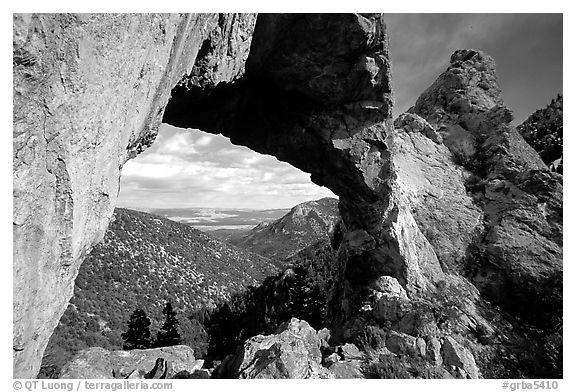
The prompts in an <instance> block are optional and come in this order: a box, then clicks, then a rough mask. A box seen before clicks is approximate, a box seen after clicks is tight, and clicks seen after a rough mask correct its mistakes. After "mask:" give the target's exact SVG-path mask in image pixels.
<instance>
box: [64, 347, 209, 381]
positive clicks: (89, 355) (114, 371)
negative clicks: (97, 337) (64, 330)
mask: <svg viewBox="0 0 576 392" xmlns="http://www.w3.org/2000/svg"><path fill="white" fill-rule="evenodd" d="M203 363H204V361H203V360H196V359H195V358H194V350H192V349H191V348H190V347H188V346H183V345H180V346H170V347H161V348H152V349H147V350H130V351H109V350H106V349H103V348H101V347H92V348H88V349H85V350H82V351H80V352H79V353H78V354H77V355H76V356H75V357H74V359H72V361H70V362H68V363H67V364H66V365H64V366H63V368H62V371H61V372H60V378H95V379H102V378H173V376H174V375H175V374H177V373H179V372H183V371H187V372H190V373H193V372H194V371H195V370H198V369H200V368H201V367H202V365H203Z"/></svg>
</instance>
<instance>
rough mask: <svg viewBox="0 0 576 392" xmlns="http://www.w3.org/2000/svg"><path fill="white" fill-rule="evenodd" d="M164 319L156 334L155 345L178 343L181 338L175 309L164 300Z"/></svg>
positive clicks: (163, 345)
mask: <svg viewBox="0 0 576 392" xmlns="http://www.w3.org/2000/svg"><path fill="white" fill-rule="evenodd" d="M162 313H164V316H165V317H166V319H165V320H164V324H163V325H162V328H161V329H160V331H158V334H157V335H156V346H157V347H166V346H174V345H177V344H180V343H181V342H182V339H181V337H180V333H179V332H178V319H177V318H176V315H177V313H176V311H175V310H174V309H173V308H172V304H171V303H170V302H166V306H164V309H163V310H162Z"/></svg>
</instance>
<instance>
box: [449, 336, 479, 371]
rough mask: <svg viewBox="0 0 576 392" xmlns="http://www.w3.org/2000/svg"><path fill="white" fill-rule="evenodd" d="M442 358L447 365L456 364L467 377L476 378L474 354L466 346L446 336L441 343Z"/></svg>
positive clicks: (476, 369)
mask: <svg viewBox="0 0 576 392" xmlns="http://www.w3.org/2000/svg"><path fill="white" fill-rule="evenodd" d="M442 358H443V360H444V364H445V365H447V366H456V367H457V368H458V369H461V370H463V371H464V374H465V375H466V377H467V378H478V376H479V371H478V367H477V366H476V361H475V360H474V356H473V355H472V353H471V352H470V350H468V349H467V348H465V347H463V346H462V345H461V344H460V343H458V342H457V341H456V340H454V339H453V338H452V337H450V336H447V337H446V338H444V343H442Z"/></svg>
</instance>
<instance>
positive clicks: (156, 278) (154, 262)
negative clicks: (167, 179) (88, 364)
mask: <svg viewBox="0 0 576 392" xmlns="http://www.w3.org/2000/svg"><path fill="white" fill-rule="evenodd" d="M277 272H278V269H277V268H276V267H275V266H274V265H273V264H272V263H271V262H270V261H269V260H268V259H266V258H264V257H261V256H259V255H256V254H253V253H250V252H247V251H244V250H242V249H238V248H235V247H233V246H230V245H228V244H226V243H224V242H221V241H219V240H217V239H215V238H213V237H211V236H209V235H208V234H205V233H203V232H201V231H199V230H196V229H194V228H192V227H190V226H188V225H185V224H181V223H177V222H174V221H172V220H169V219H166V218H161V217H159V216H155V215H151V214H148V213H144V212H137V211H131V210H127V209H121V208H119V209H116V211H115V212H114V220H113V222H111V224H110V226H109V228H108V231H107V232H106V236H105V238H104V240H103V241H102V243H100V244H98V245H97V246H96V247H94V249H93V250H92V252H91V253H90V255H88V257H87V258H86V260H85V261H84V263H83V264H82V266H81V267H80V270H79V273H78V277H77V278H76V286H75V291H74V296H73V297H72V299H71V300H70V305H69V306H68V309H67V310H66V312H65V313H64V315H63V316H62V318H61V320H60V323H59V325H58V327H57V328H56V330H55V331H54V333H53V335H52V337H51V339H50V342H49V344H48V348H47V349H46V352H45V355H44V360H43V371H44V376H50V373H52V374H53V373H57V372H58V368H59V367H60V366H62V365H63V364H64V363H65V362H66V361H68V360H69V359H70V358H71V357H72V355H73V354H74V353H75V352H76V351H78V350H79V349H82V348H86V347H90V346H100V347H104V348H108V349H118V348H121V347H122V339H121V337H120V334H121V333H122V332H123V331H125V330H126V323H127V320H128V318H129V317H130V314H131V313H132V312H133V311H134V309H136V308H141V309H144V310H145V311H146V313H147V314H148V316H149V317H150V319H151V320H152V327H151V329H152V330H153V331H154V330H157V329H158V327H159V325H160V323H161V322H162V321H163V315H162V308H163V307H164V304H165V301H170V302H171V303H172V305H173V306H174V308H175V309H177V310H178V311H179V313H180V315H181V316H182V317H181V328H182V329H183V330H184V331H183V335H185V338H187V339H188V340H187V341H186V342H185V343H186V344H188V345H190V346H192V347H194V348H195V349H196V350H197V352H198V351H201V350H202V348H201V347H198V346H195V344H196V343H198V344H200V343H203V344H206V339H205V338H202V337H201V336H198V335H199V334H201V333H202V332H203V331H202V330H201V328H199V326H200V324H198V323H194V322H193V321H190V320H189V319H187V318H186V317H184V316H190V312H192V311H193V310H195V309H196V310H199V309H202V308H208V309H210V308H213V307H214V306H215V305H216V304H217V303H220V302H222V301H224V300H226V299H228V298H230V296H231V295H232V294H234V293H238V292H241V291H244V290H246V288H247V287H248V286H250V285H258V284H259V283H261V282H262V281H263V280H264V279H265V278H266V277H267V276H270V275H274V274H275V273H277ZM204 349H205V348H204ZM41 374H42V372H41Z"/></svg>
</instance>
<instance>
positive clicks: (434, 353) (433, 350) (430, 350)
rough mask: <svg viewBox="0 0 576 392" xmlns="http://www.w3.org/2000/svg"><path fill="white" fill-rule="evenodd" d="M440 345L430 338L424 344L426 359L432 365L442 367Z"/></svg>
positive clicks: (436, 340) (437, 341)
mask: <svg viewBox="0 0 576 392" xmlns="http://www.w3.org/2000/svg"><path fill="white" fill-rule="evenodd" d="M441 348H442V344H441V343H440V341H439V340H438V339H436V338H431V339H430V340H429V341H428V343H427V344H426V358H427V359H428V361H429V362H430V363H432V364H433V365H436V366H439V365H442V353H441V351H440V350H441Z"/></svg>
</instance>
